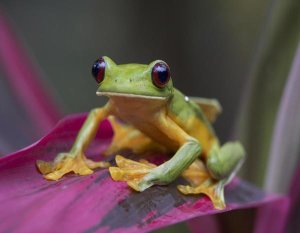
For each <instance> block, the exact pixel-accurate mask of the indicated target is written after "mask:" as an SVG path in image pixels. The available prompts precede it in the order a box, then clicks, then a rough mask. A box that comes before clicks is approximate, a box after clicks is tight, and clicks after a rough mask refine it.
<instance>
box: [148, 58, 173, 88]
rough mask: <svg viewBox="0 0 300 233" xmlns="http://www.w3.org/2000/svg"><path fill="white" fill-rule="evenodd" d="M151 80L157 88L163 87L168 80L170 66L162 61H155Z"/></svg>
mask: <svg viewBox="0 0 300 233" xmlns="http://www.w3.org/2000/svg"><path fill="white" fill-rule="evenodd" d="M151 75H152V82H153V84H154V85H155V86H157V87H158V88H163V87H165V86H166V85H167V84H168V82H169V80H170V68H169V66H168V65H167V64H166V63H164V62H158V63H156V64H155V65H154V66H153V68H152V74H151Z"/></svg>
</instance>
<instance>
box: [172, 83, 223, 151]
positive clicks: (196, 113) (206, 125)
mask: <svg viewBox="0 0 300 233" xmlns="http://www.w3.org/2000/svg"><path fill="white" fill-rule="evenodd" d="M168 116H169V117H171V118H172V120H174V121H175V122H176V123H177V124H178V125H179V126H180V127H181V128H182V129H183V130H185V132H187V133H188V134H189V135H191V136H192V137H194V138H196V139H197V140H198V141H199V142H200V144H201V145H202V147H203V153H204V154H207V153H208V152H209V150H210V148H211V146H212V144H213V143H216V142H217V143H218V139H217V137H216V136H215V132H214V130H213V128H212V126H211V124H210V122H209V121H208V120H207V118H206V116H205V114H204V113H203V111H202V109H201V108H200V107H199V106H198V105H197V104H196V103H195V102H193V101H192V100H190V99H189V98H188V97H187V96H185V95H183V94H182V93H181V92H180V91H179V90H177V89H175V88H174V96H173V98H172V100H171V101H170V104H169V106H168Z"/></svg>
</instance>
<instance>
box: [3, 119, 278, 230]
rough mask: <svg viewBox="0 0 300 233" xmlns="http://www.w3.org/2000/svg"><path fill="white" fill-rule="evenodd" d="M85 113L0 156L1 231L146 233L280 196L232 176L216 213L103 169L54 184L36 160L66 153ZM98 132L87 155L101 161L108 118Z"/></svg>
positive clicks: (206, 204)
mask: <svg viewBox="0 0 300 233" xmlns="http://www.w3.org/2000/svg"><path fill="white" fill-rule="evenodd" d="M85 116H86V115H83V114H82V115H76V116H70V117H67V118H65V119H64V120H62V121H61V122H60V123H59V124H58V125H57V126H56V128H55V129H54V130H53V131H52V132H51V133H50V134H49V135H47V136H46V137H44V138H43V139H41V140H40V141H38V142H37V143H35V144H33V145H31V146H29V147H27V148H25V149H23V150H21V151H19V152H17V153H14V154H12V155H9V156H6V157H4V158H2V159H0V206H1V210H0V231H1V232H89V233H90V232H124V231H126V232H147V231H151V230H154V229H157V228H161V227H165V226H168V225H171V224H174V223H178V222H181V221H185V220H188V219H191V218H195V217H199V216H203V215H209V214H213V213H220V212H224V211H229V210H233V209H242V208H250V207H259V206H263V204H265V203H271V202H273V201H278V200H280V198H281V197H278V196H267V195H266V194H265V193H264V192H262V191H260V190H258V189H257V188H255V187H253V186H252V185H250V184H248V183H246V182H242V181H239V180H238V179H236V180H234V181H233V182H232V183H231V184H230V185H229V186H228V187H227V188H226V191H225V196H226V201H227V208H226V210H224V211H219V210H215V209H213V207H212V204H211V202H210V200H209V199H208V198H206V197H204V196H198V195H195V196H184V195H182V194H180V193H179V192H178V191H177V189H176V182H175V183H173V184H171V185H168V186H157V187H152V188H149V189H148V190H146V191H144V192H143V193H137V192H134V191H133V190H131V189H130V188H129V187H128V186H127V184H126V183H123V182H114V181H112V179H111V178H110V176H109V173H108V171H107V169H103V170H97V171H96V172H95V173H94V174H92V175H88V176H76V175H73V174H70V175H67V176H66V177H64V178H63V179H61V180H60V181H57V182H55V181H47V180H45V179H43V177H42V175H41V174H40V173H39V172H38V171H37V169H36V167H35V162H36V160H37V159H42V160H53V158H54V157H55V155H56V154H57V153H58V152H62V151H67V150H68V149H69V148H70V146H71V145H72V143H73V141H74V138H75V136H76V134H77V132H78V130H79V129H80V127H81V125H82V123H83V121H84V119H85ZM99 132H100V133H99V134H98V135H97V136H96V139H95V140H94V141H93V143H92V145H91V146H90V149H89V151H88V153H87V154H88V155H89V157H94V158H98V159H101V158H102V157H101V152H102V151H104V149H105V148H106V147H107V146H108V144H109V143H110V139H111V137H112V131H111V128H110V125H109V123H108V122H107V121H105V122H103V123H102V124H101V126H100V130H99ZM178 182H179V181H178ZM274 224H276V223H274Z"/></svg>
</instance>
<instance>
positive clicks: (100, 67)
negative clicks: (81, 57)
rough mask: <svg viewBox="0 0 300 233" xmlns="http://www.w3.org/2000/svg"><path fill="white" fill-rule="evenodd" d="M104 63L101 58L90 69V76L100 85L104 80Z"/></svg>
mask: <svg viewBox="0 0 300 233" xmlns="http://www.w3.org/2000/svg"><path fill="white" fill-rule="evenodd" d="M104 73H105V61H104V59H103V58H102V57H100V58H99V59H97V60H96V61H95V62H94V64H93V67H92V74H93V76H94V78H95V80H96V82H97V83H101V82H102V81H103V79H104Z"/></svg>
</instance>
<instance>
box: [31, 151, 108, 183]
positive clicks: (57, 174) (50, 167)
mask: <svg viewBox="0 0 300 233" xmlns="http://www.w3.org/2000/svg"><path fill="white" fill-rule="evenodd" d="M36 165H37V168H38V169H39V171H40V172H41V173H42V174H43V175H44V177H45V178H46V179H47V180H58V179H60V178H61V177H62V176H64V175H65V174H67V173H70V172H74V173H75V174H78V175H89V174H92V173H93V170H92V169H95V168H98V167H100V168H106V167H108V166H109V163H108V162H102V161H101V162H94V161H92V160H89V159H87V158H86V157H85V156H84V155H83V154H79V155H76V156H74V155H73V154H71V153H60V154H58V156H57V157H56V158H55V160H54V162H45V161H42V160H38V161H37V162H36Z"/></svg>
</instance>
